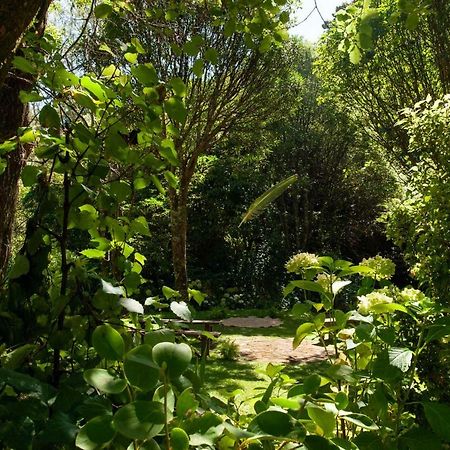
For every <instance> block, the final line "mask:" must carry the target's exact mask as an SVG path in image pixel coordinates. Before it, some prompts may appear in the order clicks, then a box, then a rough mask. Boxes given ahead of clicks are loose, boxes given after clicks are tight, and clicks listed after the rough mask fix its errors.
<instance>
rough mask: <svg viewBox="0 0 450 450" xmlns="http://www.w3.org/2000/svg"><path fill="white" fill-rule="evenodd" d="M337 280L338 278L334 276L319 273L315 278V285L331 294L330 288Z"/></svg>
mask: <svg viewBox="0 0 450 450" xmlns="http://www.w3.org/2000/svg"><path fill="white" fill-rule="evenodd" d="M338 280H339V278H338V277H337V276H336V275H333V274H329V273H319V275H317V277H316V283H317V284H320V286H321V287H322V288H323V289H324V290H325V291H328V292H331V286H332V285H333V283H334V282H335V281H338Z"/></svg>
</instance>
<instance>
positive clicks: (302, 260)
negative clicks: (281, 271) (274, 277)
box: [286, 253, 320, 273]
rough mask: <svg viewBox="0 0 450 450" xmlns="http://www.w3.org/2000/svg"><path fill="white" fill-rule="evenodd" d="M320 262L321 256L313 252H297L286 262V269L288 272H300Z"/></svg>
mask: <svg viewBox="0 0 450 450" xmlns="http://www.w3.org/2000/svg"><path fill="white" fill-rule="evenodd" d="M319 264H320V262H319V257H318V256H316V255H314V254H313V253H297V254H296V255H294V256H292V258H291V259H290V260H289V261H288V262H287V263H286V269H287V271H288V272H293V273H300V272H301V271H302V270H303V269H307V268H309V267H314V266H318V265H319Z"/></svg>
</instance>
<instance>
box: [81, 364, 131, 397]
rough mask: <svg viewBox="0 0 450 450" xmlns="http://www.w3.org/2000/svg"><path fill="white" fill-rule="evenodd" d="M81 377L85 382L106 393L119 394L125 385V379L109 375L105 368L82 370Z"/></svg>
mask: <svg viewBox="0 0 450 450" xmlns="http://www.w3.org/2000/svg"><path fill="white" fill-rule="evenodd" d="M83 378H84V379H85V381H86V383H88V384H90V385H91V386H94V387H95V388H96V389H98V390H99V391H102V392H106V393H107V394H119V393H120V392H122V391H123V390H124V389H125V388H126V386H127V382H126V381H125V380H123V379H122V378H119V377H117V376H115V375H111V374H110V373H109V372H108V371H107V370H105V369H88V370H86V371H85V372H84V374H83Z"/></svg>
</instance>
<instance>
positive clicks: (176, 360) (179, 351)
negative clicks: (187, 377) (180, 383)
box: [152, 342, 192, 378]
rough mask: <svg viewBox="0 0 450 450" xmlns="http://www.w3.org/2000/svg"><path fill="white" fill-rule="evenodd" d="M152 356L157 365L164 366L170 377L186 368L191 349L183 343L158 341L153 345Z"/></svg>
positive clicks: (177, 374)
mask: <svg viewBox="0 0 450 450" xmlns="http://www.w3.org/2000/svg"><path fill="white" fill-rule="evenodd" d="M152 358H153V361H155V362H156V364H158V366H159V367H161V368H165V370H166V371H167V374H168V375H169V376H170V377H171V378H176V377H179V376H180V375H181V374H182V373H183V372H184V371H185V370H186V369H187V368H188V366H189V364H190V362H191V359H192V350H191V348H190V347H189V345H187V344H184V343H183V344H173V343H172V342H160V343H159V344H156V345H155V346H154V347H153V349H152Z"/></svg>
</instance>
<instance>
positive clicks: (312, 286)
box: [283, 280, 328, 297]
mask: <svg viewBox="0 0 450 450" xmlns="http://www.w3.org/2000/svg"><path fill="white" fill-rule="evenodd" d="M295 288H299V289H304V290H305V291H312V292H318V293H319V294H323V295H327V294H328V292H327V291H326V290H325V289H324V288H323V287H322V285H320V284H319V283H317V282H315V281H308V280H294V281H290V282H289V284H288V285H287V286H286V287H285V288H284V290H283V296H284V297H286V296H287V295H289V294H290V293H291V292H292V291H293V290H294V289H295Z"/></svg>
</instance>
